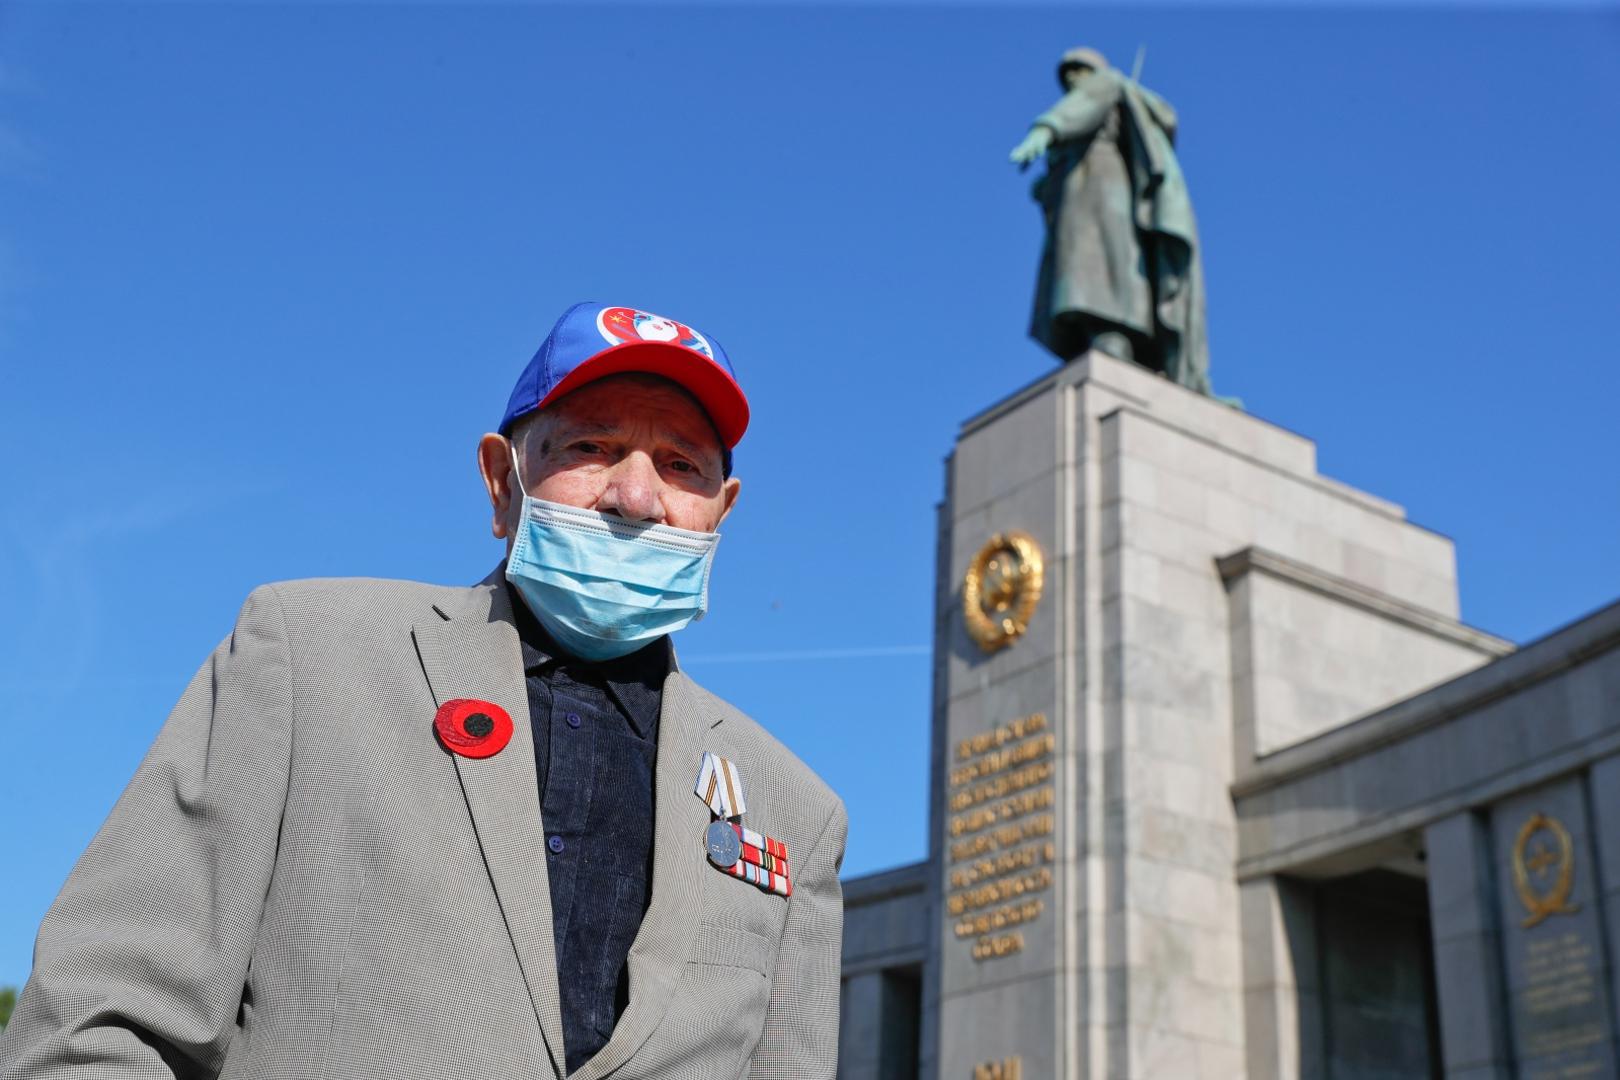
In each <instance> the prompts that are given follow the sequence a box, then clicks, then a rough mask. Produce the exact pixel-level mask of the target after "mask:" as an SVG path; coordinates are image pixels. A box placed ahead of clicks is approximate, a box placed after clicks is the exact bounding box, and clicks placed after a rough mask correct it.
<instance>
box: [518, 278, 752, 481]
mask: <svg viewBox="0 0 1620 1080" xmlns="http://www.w3.org/2000/svg"><path fill="white" fill-rule="evenodd" d="M629 371H639V372H645V373H647V374H649V375H661V376H663V377H664V378H666V379H669V380H670V381H671V382H674V383H676V384H677V385H679V386H681V387H684V388H685V389H686V391H687V392H688V393H690V394H691V395H692V396H693V397H694V398H696V399H697V402H698V404H699V405H701V406H703V410H704V411H705V412H707V413H708V414H709V420H710V422H711V423H713V424H714V430H715V431H716V433H718V434H719V436H720V442H721V444H722V445H723V446H724V447H725V448H726V449H727V450H730V449H731V448H732V447H734V446H736V445H737V443H738V441H739V440H740V439H742V437H743V432H744V431H746V430H748V399H747V398H746V397H744V396H743V392H742V387H740V386H738V385H737V375H736V373H735V372H734V371H732V369H731V361H730V360H728V359H727V358H726V353H725V350H724V349H722V348H721V347H720V343H719V342H717V341H715V340H714V339H713V338H711V337H709V336H708V335H706V334H701V333H699V332H698V331H696V330H694V329H692V328H691V327H690V326H688V325H686V324H685V323H683V322H679V321H678V320H675V319H669V318H665V317H664V316H662V315H653V314H651V313H650V312H646V311H641V310H639V309H637V308H631V307H614V306H612V305H610V304H601V303H596V302H594V301H586V302H584V303H582V304H575V305H574V306H573V307H571V308H569V309H568V310H567V311H565V312H563V316H562V318H560V319H558V320H557V325H556V326H553V327H552V328H551V333H550V334H547V335H546V340H545V341H543V342H541V343H540V349H539V351H537V352H536V353H535V354H534V358H533V359H532V360H530V361H529V364H528V366H527V367H525V368H524V369H523V374H522V375H519V376H518V381H517V385H516V386H514V387H513V388H512V397H511V400H509V401H508V402H507V403H506V415H505V416H503V417H501V426H500V433H501V434H502V435H508V434H511V431H512V425H513V424H514V423H516V422H517V420H518V419H519V418H520V417H523V416H527V415H528V414H529V413H532V412H535V411H537V410H539V409H543V408H545V407H546V406H547V405H550V404H551V403H552V402H554V401H556V400H557V399H558V398H560V397H562V396H563V395H564V394H567V393H569V392H570V391H573V390H578V389H579V388H580V387H582V386H584V385H586V384H587V383H591V382H595V381H596V380H597V379H600V378H604V377H605V376H608V375H618V374H621V373H624V372H629Z"/></svg>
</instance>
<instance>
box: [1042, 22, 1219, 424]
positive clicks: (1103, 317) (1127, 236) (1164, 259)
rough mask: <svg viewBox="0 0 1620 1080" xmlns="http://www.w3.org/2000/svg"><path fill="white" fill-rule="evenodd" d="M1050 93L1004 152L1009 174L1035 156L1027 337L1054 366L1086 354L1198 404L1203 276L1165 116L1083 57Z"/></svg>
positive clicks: (1133, 86) (1098, 60)
mask: <svg viewBox="0 0 1620 1080" xmlns="http://www.w3.org/2000/svg"><path fill="white" fill-rule="evenodd" d="M1058 82H1059V83H1060V84H1061V85H1062V86H1063V88H1064V91H1065V93H1064V95H1063V97H1062V98H1060V99H1059V100H1058V102H1057V104H1055V105H1053V106H1052V107H1051V108H1050V109H1048V110H1047V111H1046V112H1044V113H1042V114H1041V115H1040V116H1038V117H1036V118H1035V121H1034V123H1033V124H1032V125H1031V127H1030V131H1029V134H1028V135H1027V136H1025V137H1024V141H1023V142H1021V143H1019V144H1018V146H1017V147H1016V148H1015V149H1014V150H1013V152H1012V160H1013V162H1014V163H1016V164H1017V165H1019V166H1020V167H1021V168H1027V167H1028V166H1029V164H1030V162H1032V161H1034V160H1035V158H1037V157H1039V156H1040V155H1041V154H1043V153H1044V154H1045V155H1046V174H1045V175H1044V176H1042V177H1041V178H1040V180H1038V181H1036V184H1035V188H1034V196H1035V199H1036V201H1037V202H1039V203H1040V204H1041V209H1042V212H1043V214H1044V215H1045V219H1046V245H1045V248H1044V249H1043V251H1042V252H1041V269H1040V278H1039V281H1038V282H1037V284H1036V291H1035V309H1034V314H1033V316H1032V317H1031V321H1030V336H1032V337H1033V338H1035V340H1037V341H1039V342H1041V344H1043V345H1045V346H1046V347H1047V348H1048V349H1050V350H1052V352H1053V353H1055V354H1057V356H1058V357H1059V358H1060V359H1062V360H1064V361H1069V360H1073V359H1075V358H1076V357H1079V356H1081V355H1082V354H1084V353H1085V352H1086V350H1087V349H1093V348H1094V349H1097V350H1099V351H1101V352H1106V353H1109V354H1111V355H1113V356H1117V357H1119V358H1120V359H1123V360H1134V361H1135V362H1136V363H1138V364H1141V365H1142V366H1144V367H1147V368H1149V369H1151V370H1153V371H1157V372H1160V373H1162V374H1163V375H1165V376H1166V377H1167V378H1170V379H1172V380H1174V381H1176V382H1178V383H1181V384H1182V385H1183V386H1186V387H1189V388H1191V389H1193V390H1197V391H1199V392H1201V393H1205V394H1208V393H1209V392H1210V388H1209V346H1208V342H1207V339H1206V336H1205V323H1204V273H1203V267H1202V264H1201V262H1200V259H1199V253H1198V226H1197V223H1196V222H1195V220H1194V218H1193V211H1192V202H1191V201H1190V200H1189V198H1188V196H1187V185H1186V182H1185V180H1183V178H1182V175H1181V166H1180V165H1179V164H1178V162H1177V161H1176V154H1175V149H1174V144H1175V138H1176V113H1175V110H1174V109H1173V108H1171V107H1170V103H1169V102H1167V101H1165V100H1164V99H1163V98H1161V97H1159V96H1158V95H1157V94H1155V93H1153V92H1152V91H1151V90H1148V89H1147V88H1145V87H1143V86H1142V85H1141V84H1140V83H1138V82H1137V81H1136V80H1135V79H1134V78H1131V77H1129V76H1127V75H1125V74H1124V73H1122V72H1120V71H1116V70H1115V69H1114V68H1111V67H1109V66H1108V61H1107V60H1106V59H1104V58H1103V55H1102V54H1101V53H1099V52H1098V51H1097V50H1095V49H1071V50H1069V51H1068V52H1066V53H1064V54H1063V58H1062V60H1060V61H1059V63H1058Z"/></svg>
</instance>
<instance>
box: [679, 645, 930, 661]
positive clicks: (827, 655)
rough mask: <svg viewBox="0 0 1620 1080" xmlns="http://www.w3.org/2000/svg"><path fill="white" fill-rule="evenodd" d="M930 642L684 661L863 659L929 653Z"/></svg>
mask: <svg viewBox="0 0 1620 1080" xmlns="http://www.w3.org/2000/svg"><path fill="white" fill-rule="evenodd" d="M928 652H929V647H928V646H927V645H872V646H868V647H866V648H861V649H784V650H781V651H779V652H732V653H704V654H701V655H698V656H683V657H681V662H682V663H685V664H762V663H767V662H769V661H775V660H864V659H867V658H869V657H877V656H927V655H928Z"/></svg>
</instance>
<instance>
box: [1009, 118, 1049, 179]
mask: <svg viewBox="0 0 1620 1080" xmlns="http://www.w3.org/2000/svg"><path fill="white" fill-rule="evenodd" d="M1053 137H1054V133H1053V131H1052V129H1051V128H1049V127H1047V126H1046V125H1045V124H1041V123H1037V124H1036V125H1035V126H1034V127H1032V128H1030V129H1029V134H1028V135H1025V136H1024V141H1023V142H1021V143H1019V144H1018V145H1017V146H1015V147H1013V151H1012V153H1011V154H1009V155H1008V159H1009V160H1010V161H1011V162H1012V163H1013V164H1014V165H1017V166H1018V167H1019V168H1020V169H1027V168H1029V163H1030V162H1032V161H1034V160H1035V159H1036V158H1038V157H1040V156H1041V155H1042V154H1044V153H1046V151H1047V149H1048V148H1049V147H1050V146H1051V145H1052V139H1053Z"/></svg>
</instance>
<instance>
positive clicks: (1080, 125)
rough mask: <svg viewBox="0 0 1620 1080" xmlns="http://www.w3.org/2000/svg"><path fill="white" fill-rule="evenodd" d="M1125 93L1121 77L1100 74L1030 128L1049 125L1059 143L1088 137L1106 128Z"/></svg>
mask: <svg viewBox="0 0 1620 1080" xmlns="http://www.w3.org/2000/svg"><path fill="white" fill-rule="evenodd" d="M1123 92H1124V91H1123V88H1122V87H1121V85H1120V81H1119V79H1118V77H1117V76H1115V75H1113V74H1112V73H1111V72H1099V73H1098V74H1096V75H1093V76H1092V77H1091V78H1089V79H1086V80H1084V81H1083V82H1081V84H1080V85H1079V86H1077V87H1075V88H1074V89H1073V90H1070V91H1069V92H1068V93H1067V94H1064V95H1063V96H1062V97H1061V98H1059V99H1058V103H1057V104H1056V105H1053V106H1052V107H1051V108H1050V109H1048V110H1046V111H1045V112H1043V113H1042V114H1041V115H1039V116H1037V117H1036V118H1035V119H1034V121H1033V122H1032V123H1031V124H1030V126H1031V127H1034V126H1035V125H1037V124H1044V125H1046V126H1047V127H1049V128H1051V129H1052V133H1053V134H1054V135H1056V136H1057V138H1058V140H1059V141H1063V140H1067V139H1081V138H1084V137H1085V136H1087V135H1090V134H1091V133H1092V132H1094V131H1096V130H1097V129H1098V128H1100V127H1102V125H1103V121H1105V120H1107V119H1108V114H1109V113H1111V112H1113V111H1114V107H1115V106H1117V105H1118V104H1119V101H1120V97H1121V95H1122V94H1123Z"/></svg>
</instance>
